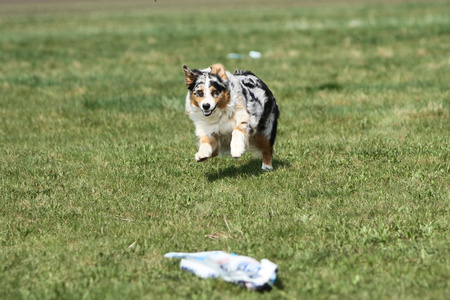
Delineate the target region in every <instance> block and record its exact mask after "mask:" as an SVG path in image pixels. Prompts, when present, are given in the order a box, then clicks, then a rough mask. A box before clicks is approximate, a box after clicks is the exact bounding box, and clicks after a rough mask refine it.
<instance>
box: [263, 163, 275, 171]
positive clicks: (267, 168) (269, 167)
mask: <svg viewBox="0 0 450 300" xmlns="http://www.w3.org/2000/svg"><path fill="white" fill-rule="evenodd" d="M261 169H262V170H263V171H268V170H273V167H272V166H269V165H266V164H265V163H262V167H261Z"/></svg>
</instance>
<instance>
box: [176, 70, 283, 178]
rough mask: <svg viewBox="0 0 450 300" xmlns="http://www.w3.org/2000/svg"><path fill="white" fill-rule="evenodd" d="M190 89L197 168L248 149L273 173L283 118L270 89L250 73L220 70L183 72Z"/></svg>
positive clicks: (188, 102) (188, 107)
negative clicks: (226, 153)
mask: <svg viewBox="0 0 450 300" xmlns="http://www.w3.org/2000/svg"><path fill="white" fill-rule="evenodd" d="M183 70H184V74H185V82H186V86H187V89H188V93H187V96H186V113H187V114H188V115H189V117H190V119H191V120H192V121H193V122H194V125H195V134H196V135H197V137H198V152H197V153H196V154H195V159H196V160H197V161H198V162H201V161H204V160H206V159H208V158H210V157H214V156H217V155H218V154H219V153H221V152H228V151H229V152H230V153H231V156H232V157H236V158H237V157H240V156H241V155H242V154H243V153H244V151H245V149H246V148H249V149H250V150H254V151H256V152H259V153H260V154H262V160H263V161H262V169H263V170H270V169H272V156H273V144H274V143H275V136H276V133H277V120H278V116H279V115H280V112H279V110H278V105H277V103H276V101H275V97H274V96H273V94H272V92H271V91H270V90H269V88H268V87H267V85H266V84H265V83H264V82H263V81H262V80H261V79H259V78H258V77H256V75H254V74H253V73H251V72H250V71H241V70H236V72H234V74H231V73H230V72H228V71H225V68H224V67H223V65H221V64H215V65H212V66H211V67H209V68H207V69H203V70H197V69H192V70H191V69H189V68H188V67H187V66H185V65H184V66H183Z"/></svg>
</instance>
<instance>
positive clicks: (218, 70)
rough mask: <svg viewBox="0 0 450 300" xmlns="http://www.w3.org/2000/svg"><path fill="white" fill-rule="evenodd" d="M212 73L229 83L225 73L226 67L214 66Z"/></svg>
mask: <svg viewBox="0 0 450 300" xmlns="http://www.w3.org/2000/svg"><path fill="white" fill-rule="evenodd" d="M211 73H212V74H217V75H218V76H219V77H220V78H222V79H223V80H226V81H228V77H227V74H226V73H225V67H224V66H223V65H222V64H214V65H212V66H211Z"/></svg>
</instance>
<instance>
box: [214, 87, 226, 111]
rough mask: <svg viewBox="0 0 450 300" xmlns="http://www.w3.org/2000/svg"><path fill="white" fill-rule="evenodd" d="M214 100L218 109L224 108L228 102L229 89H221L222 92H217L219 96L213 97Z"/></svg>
mask: <svg viewBox="0 0 450 300" xmlns="http://www.w3.org/2000/svg"><path fill="white" fill-rule="evenodd" d="M211 89H212V90H213V89H214V88H213V87H211ZM211 95H212V91H211ZM214 100H215V101H216V104H217V107H219V108H220V109H224V108H226V107H227V106H228V104H229V103H230V91H229V90H225V91H222V93H220V94H219V97H217V98H214Z"/></svg>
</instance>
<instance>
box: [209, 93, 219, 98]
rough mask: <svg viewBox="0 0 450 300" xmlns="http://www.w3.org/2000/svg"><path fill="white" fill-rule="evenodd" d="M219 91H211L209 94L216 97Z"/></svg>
mask: <svg viewBox="0 0 450 300" xmlns="http://www.w3.org/2000/svg"><path fill="white" fill-rule="evenodd" d="M219 94H220V93H219V92H218V91H213V92H212V93H211V95H212V96H213V97H214V98H217V97H219Z"/></svg>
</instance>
